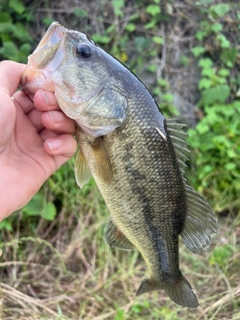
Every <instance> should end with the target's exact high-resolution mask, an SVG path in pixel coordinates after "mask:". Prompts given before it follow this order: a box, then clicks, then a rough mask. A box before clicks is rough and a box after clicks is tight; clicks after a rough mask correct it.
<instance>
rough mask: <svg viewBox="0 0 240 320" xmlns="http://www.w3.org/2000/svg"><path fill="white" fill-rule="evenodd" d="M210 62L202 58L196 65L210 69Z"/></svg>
mask: <svg viewBox="0 0 240 320" xmlns="http://www.w3.org/2000/svg"><path fill="white" fill-rule="evenodd" d="M212 64H213V63H212V60H211V59H208V58H203V59H200V60H199V63H198V65H199V66H200V67H202V68H210V67H211V66H212Z"/></svg>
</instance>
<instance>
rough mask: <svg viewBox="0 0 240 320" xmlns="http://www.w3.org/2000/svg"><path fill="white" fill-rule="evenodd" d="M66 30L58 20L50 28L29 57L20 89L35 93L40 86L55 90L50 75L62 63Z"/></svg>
mask: <svg viewBox="0 0 240 320" xmlns="http://www.w3.org/2000/svg"><path fill="white" fill-rule="evenodd" d="M65 39H66V31H65V29H64V27H62V26H61V25H60V24H59V23H58V22H54V23H52V24H51V26H50V27H49V28H48V30H47V32H46V33H45V35H44V37H43V38H42V40H41V41H40V43H39V45H38V46H37V48H36V49H35V51H34V52H33V53H32V54H31V55H30V56H29V57H28V64H27V67H26V69H25V71H24V73H23V75H22V77H21V81H20V89H21V91H24V92H31V93H35V92H36V91H37V90H38V89H39V88H41V89H47V90H48V91H54V88H53V84H52V83H51V80H50V75H51V73H52V72H54V71H55V70H56V69H57V68H58V67H59V65H60V64H61V63H62V61H63V58H64V43H65Z"/></svg>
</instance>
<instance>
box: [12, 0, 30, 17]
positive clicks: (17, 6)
mask: <svg viewBox="0 0 240 320" xmlns="http://www.w3.org/2000/svg"><path fill="white" fill-rule="evenodd" d="M9 7H10V8H12V9H13V10H14V11H15V12H17V13H18V14H22V13H23V12H24V11H25V10H26V7H25V6H24V4H23V3H22V1H20V0H10V1H9Z"/></svg>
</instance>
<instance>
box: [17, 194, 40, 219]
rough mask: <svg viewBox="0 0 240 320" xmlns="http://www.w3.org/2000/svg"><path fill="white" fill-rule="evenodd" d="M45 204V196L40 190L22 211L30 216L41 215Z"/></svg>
mask: <svg viewBox="0 0 240 320" xmlns="http://www.w3.org/2000/svg"><path fill="white" fill-rule="evenodd" d="M44 204H45V198H44V196H43V194H42V193H40V192H38V193H37V194H36V195H35V196H34V197H33V198H32V200H30V201H29V202H28V204H27V205H26V206H25V207H24V208H23V209H22V211H23V213H25V214H27V215H29V216H35V215H41V212H42V210H43V208H44Z"/></svg>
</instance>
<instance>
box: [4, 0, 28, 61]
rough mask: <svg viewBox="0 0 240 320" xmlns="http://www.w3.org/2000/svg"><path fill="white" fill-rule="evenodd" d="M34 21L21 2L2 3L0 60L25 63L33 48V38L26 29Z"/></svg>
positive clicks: (12, 0) (13, 0) (18, 0)
mask: <svg viewBox="0 0 240 320" xmlns="http://www.w3.org/2000/svg"><path fill="white" fill-rule="evenodd" d="M32 19H33V16H32V13H31V11H30V10H29V9H28V10H27V8H26V7H25V5H24V3H23V2H22V1H21V0H10V1H6V0H5V1H4V0H3V1H2V2H1V3H0V58H1V57H2V58H5V59H11V60H14V61H18V62H25V61H26V57H27V56H28V55H29V54H30V52H31V48H32V38H31V36H30V34H29V32H28V30H27V28H26V25H27V24H28V22H29V21H31V20H32Z"/></svg>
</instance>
